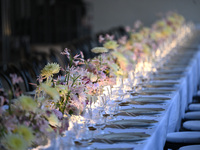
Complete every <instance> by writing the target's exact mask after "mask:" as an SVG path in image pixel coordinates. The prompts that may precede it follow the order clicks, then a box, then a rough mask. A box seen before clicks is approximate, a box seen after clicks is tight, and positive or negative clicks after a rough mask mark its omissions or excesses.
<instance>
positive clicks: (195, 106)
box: [188, 103, 200, 111]
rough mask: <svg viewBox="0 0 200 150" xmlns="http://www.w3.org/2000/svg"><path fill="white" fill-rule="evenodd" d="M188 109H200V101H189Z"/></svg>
mask: <svg viewBox="0 0 200 150" xmlns="http://www.w3.org/2000/svg"><path fill="white" fill-rule="evenodd" d="M188 109H189V111H200V103H191V104H190V105H189V106H188Z"/></svg>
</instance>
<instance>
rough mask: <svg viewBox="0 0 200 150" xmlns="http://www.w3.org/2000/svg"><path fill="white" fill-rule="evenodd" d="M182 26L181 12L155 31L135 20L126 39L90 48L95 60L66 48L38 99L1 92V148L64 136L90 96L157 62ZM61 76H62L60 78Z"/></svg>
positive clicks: (17, 148)
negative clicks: (159, 52)
mask: <svg viewBox="0 0 200 150" xmlns="http://www.w3.org/2000/svg"><path fill="white" fill-rule="evenodd" d="M183 24H184V18H183V17H182V16H181V15H179V14H177V13H168V14H167V15H166V17H164V18H163V19H161V20H159V21H157V22H155V23H154V24H153V25H152V27H151V28H147V27H143V25H142V23H141V22H140V21H136V23H135V24H134V28H133V29H131V28H130V27H127V28H126V29H127V31H128V36H124V37H121V38H120V39H118V41H116V40H114V36H111V35H106V36H105V37H103V36H100V37H99V41H100V42H101V43H102V45H103V46H102V47H95V48H93V49H92V50H91V51H92V52H93V53H98V54H99V55H98V56H97V57H95V58H93V59H88V60H84V56H83V54H82V52H81V53H80V54H77V55H75V56H73V57H72V55H71V52H70V50H69V49H67V48H66V49H65V50H64V52H62V53H61V54H62V55H66V56H67V59H68V62H69V63H68V65H67V66H66V67H65V68H61V67H60V66H59V64H57V63H48V64H47V65H46V66H45V67H44V68H43V69H42V70H41V75H40V76H39V78H38V80H39V84H38V85H37V89H36V95H35V97H34V98H32V97H29V96H24V95H22V93H21V91H20V90H19V91H18V92H17V93H15V95H16V97H18V98H17V99H15V100H10V99H9V98H7V97H6V96H7V95H6V94H5V93H4V90H3V89H0V94H1V95H0V100H1V103H0V123H1V126H0V149H6V150H25V149H27V148H29V147H35V146H37V145H39V144H41V143H40V142H41V141H42V140H45V138H46V137H48V136H49V135H50V134H52V133H59V134H62V133H63V131H65V130H67V128H68V118H69V117H70V115H72V114H73V115H81V114H83V113H84V111H85V107H86V105H87V104H88V100H89V98H90V97H91V96H92V97H93V99H94V97H96V96H98V95H100V94H102V92H103V87H104V86H107V85H110V86H112V85H115V81H116V78H117V77H127V76H128V73H129V72H130V71H132V70H134V71H135V72H137V71H138V70H142V67H144V66H145V65H148V63H146V62H145V61H147V60H149V59H155V58H154V55H155V53H156V52H157V49H159V47H161V46H162V44H163V43H164V42H166V41H167V40H169V39H173V38H176V36H175V33H176V32H177V31H178V29H179V28H180V27H181V26H183ZM128 37H129V38H128ZM143 62H145V63H143ZM137 66H139V67H140V68H139V69H138V68H137ZM148 71H149V70H148ZM59 72H62V73H63V74H64V76H63V77H61V76H58V77H56V76H55V74H57V73H59ZM11 77H12V79H13V80H12V81H13V84H16V83H17V82H21V79H20V78H17V77H16V76H15V75H12V76H11ZM5 104H7V106H6V105H5ZM53 131H55V132H53Z"/></svg>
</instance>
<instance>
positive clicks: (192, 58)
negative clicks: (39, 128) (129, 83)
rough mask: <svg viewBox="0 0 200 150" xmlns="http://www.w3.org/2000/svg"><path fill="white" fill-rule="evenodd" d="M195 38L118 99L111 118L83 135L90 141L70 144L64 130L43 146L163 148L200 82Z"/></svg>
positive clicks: (198, 54)
mask: <svg viewBox="0 0 200 150" xmlns="http://www.w3.org/2000/svg"><path fill="white" fill-rule="evenodd" d="M198 32H199V30H198ZM198 42H200V41H198V40H197V37H196V38H193V39H190V40H189V41H188V42H186V43H184V44H183V45H181V46H179V47H178V49H179V50H177V52H176V53H175V54H173V55H172V56H169V57H170V58H169V59H168V60H167V61H166V63H165V64H164V65H163V67H162V68H160V69H159V70H157V72H156V73H155V74H154V75H153V77H152V79H151V80H150V81H149V82H148V83H147V84H146V85H145V87H144V89H143V90H141V93H131V94H130V96H129V97H128V98H124V99H123V101H122V102H119V103H118V104H119V112H117V115H116V116H114V119H113V120H110V121H109V122H106V123H105V125H104V126H103V127H102V126H101V128H100V129H98V130H89V131H88V132H87V134H86V135H85V136H91V137H92V140H91V141H86V142H84V140H83V142H82V143H81V142H80V141H79V142H75V143H74V144H72V145H70V146H69V145H67V144H66V143H68V142H67V140H69V137H68V136H70V135H68V134H66V136H64V137H57V138H54V139H53V140H51V143H50V146H49V147H48V148H45V149H47V150H50V149H58V148H60V149H66V150H68V149H70V150H71V149H73V150H76V149H77V150H78V149H80V150H84V149H107V150H109V149H127V150H129V149H134V150H150V149H151V150H162V149H163V147H164V145H165V141H166V136H167V133H170V132H176V131H179V129H180V127H181V120H182V119H183V118H184V114H185V111H186V110H187V106H188V104H189V103H191V102H192V97H193V95H195V94H196V93H197V90H198V85H199V83H200V47H199V45H198V44H199V43H198ZM105 118H106V116H105ZM129 134H130V135H131V136H130V137H129V136H127V135H129ZM124 135H126V136H125V137H126V138H124ZM133 135H135V136H133ZM113 139H114V140H113ZM134 139H135V140H134ZM68 144H69V143H68Z"/></svg>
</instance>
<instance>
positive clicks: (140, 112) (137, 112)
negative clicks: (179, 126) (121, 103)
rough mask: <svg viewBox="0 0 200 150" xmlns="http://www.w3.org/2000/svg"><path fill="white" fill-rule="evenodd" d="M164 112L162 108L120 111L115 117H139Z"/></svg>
mask: <svg viewBox="0 0 200 150" xmlns="http://www.w3.org/2000/svg"><path fill="white" fill-rule="evenodd" d="M161 111H164V109H162V108H134V107H133V108H131V109H121V110H120V112H119V113H117V114H116V115H119V116H139V115H154V114H159V113H160V112H161Z"/></svg>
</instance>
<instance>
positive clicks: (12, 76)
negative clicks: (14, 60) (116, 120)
mask: <svg viewBox="0 0 200 150" xmlns="http://www.w3.org/2000/svg"><path fill="white" fill-rule="evenodd" d="M10 77H11V79H12V84H14V85H15V84H17V83H20V82H24V81H23V79H22V78H21V77H18V76H17V75H16V74H10Z"/></svg>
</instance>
